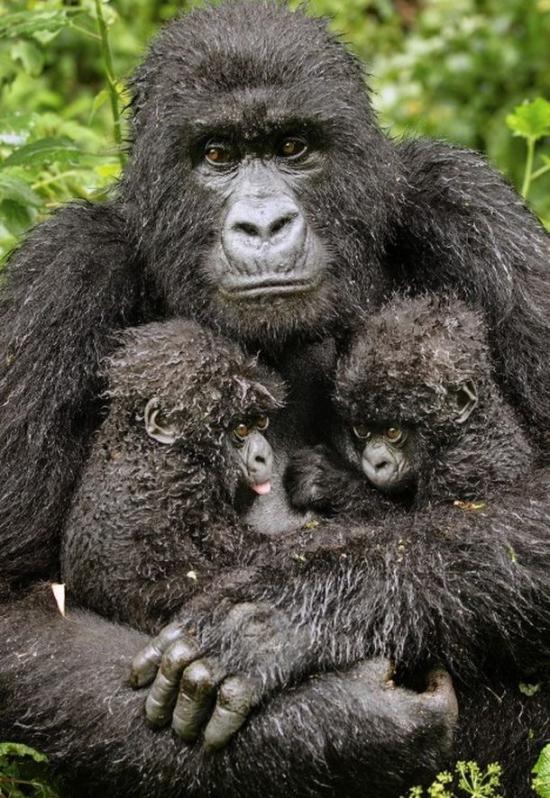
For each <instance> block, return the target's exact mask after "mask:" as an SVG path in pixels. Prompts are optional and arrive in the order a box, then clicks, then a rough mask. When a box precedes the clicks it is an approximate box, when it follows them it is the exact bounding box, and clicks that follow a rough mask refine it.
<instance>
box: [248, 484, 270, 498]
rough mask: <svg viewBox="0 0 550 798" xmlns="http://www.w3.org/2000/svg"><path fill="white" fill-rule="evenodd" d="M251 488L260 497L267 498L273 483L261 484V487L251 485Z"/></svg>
mask: <svg viewBox="0 0 550 798" xmlns="http://www.w3.org/2000/svg"><path fill="white" fill-rule="evenodd" d="M250 487H251V488H252V490H253V491H254V493H257V494H258V496H265V494H266V493H269V491H270V490H271V482H260V484H259V485H251V486H250Z"/></svg>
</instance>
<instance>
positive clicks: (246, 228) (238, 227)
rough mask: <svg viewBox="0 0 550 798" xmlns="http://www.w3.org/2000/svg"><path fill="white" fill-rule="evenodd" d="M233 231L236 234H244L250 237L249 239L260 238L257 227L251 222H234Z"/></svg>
mask: <svg viewBox="0 0 550 798" xmlns="http://www.w3.org/2000/svg"><path fill="white" fill-rule="evenodd" d="M233 230H234V231H235V232H236V233H244V234H245V235H246V236H250V238H259V236H260V231H259V229H258V227H257V226H256V225H255V224H252V223H251V222H235V224H234V225H233Z"/></svg>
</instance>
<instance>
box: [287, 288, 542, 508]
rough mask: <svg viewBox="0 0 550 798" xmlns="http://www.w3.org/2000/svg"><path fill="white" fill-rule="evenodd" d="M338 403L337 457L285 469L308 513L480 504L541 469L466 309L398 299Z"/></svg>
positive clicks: (359, 345) (446, 302)
mask: <svg viewBox="0 0 550 798" xmlns="http://www.w3.org/2000/svg"><path fill="white" fill-rule="evenodd" d="M334 400H335V404H336V407H337V409H338V419H339V421H338V425H337V426H336V429H335V433H334V444H335V449H336V451H335V452H334V454H333V453H332V451H331V450H330V449H328V448H326V447H323V446H320V447H318V448H317V449H314V450H304V451H303V452H298V454H296V455H295V456H294V458H293V462H292V463H291V465H290V466H289V468H288V470H287V474H286V480H287V484H288V488H289V495H290V496H291V497H292V499H293V501H294V503H295V504H297V505H298V506H299V507H301V508H310V509H312V508H314V509H316V510H318V511H325V512H326V511H328V512H336V513H338V514H340V513H346V512H347V513H348V514H349V515H350V516H351V517H353V516H354V515H355V516H357V515H361V517H362V518H375V517H377V516H380V513H384V512H391V511H392V510H394V511H395V510H396V509H401V510H403V509H406V510H410V509H411V507H414V508H421V507H426V506H427V505H429V504H434V503H437V502H449V501H451V502H452V501H455V502H464V501H471V502H472V501H473V502H475V501H480V500H482V501H483V500H485V499H488V498H489V497H490V496H494V495H496V494H498V491H499V490H502V489H503V487H505V486H506V485H510V484H512V483H514V482H516V481H518V480H519V479H520V478H521V477H525V476H526V475H527V474H529V472H530V471H531V470H532V468H533V466H534V458H533V453H532V449H531V446H530V444H529V442H528V441H527V438H526V436H525V434H524V432H523V430H522V429H521V427H520V425H519V423H518V420H517V419H516V417H515V415H514V413H513V411H512V409H511V408H510V407H509V406H508V405H507V404H506V403H505V402H504V401H503V399H502V396H501V394H500V391H499V389H498V386H497V385H495V383H494V381H493V379H492V375H491V360H490V354H489V351H488V347H487V343H486V329H485V324H484V321H483V318H482V316H481V314H480V313H479V312H478V311H475V310H471V309H470V308H468V307H467V306H466V305H465V304H464V303H463V302H460V301H454V302H453V301H452V300H451V299H442V298H440V297H432V296H419V297H415V298H409V297H401V296H399V295H398V296H396V297H393V298H392V299H391V300H390V301H388V302H387V303H386V305H385V306H384V307H383V308H382V309H381V310H380V311H379V312H378V313H376V314H373V315H372V316H371V317H370V318H369V319H367V320H366V321H365V324H364V325H361V327H360V328H359V330H358V332H357V334H356V335H355V336H354V339H353V342H352V345H351V348H350V351H349V352H348V353H346V355H345V356H343V357H342V358H341V359H340V361H339V363H338V367H337V373H336V379H335V385H334ZM373 488H374V489H376V491H380V492H381V494H383V495H380V494H379V493H377V492H376V491H373Z"/></svg>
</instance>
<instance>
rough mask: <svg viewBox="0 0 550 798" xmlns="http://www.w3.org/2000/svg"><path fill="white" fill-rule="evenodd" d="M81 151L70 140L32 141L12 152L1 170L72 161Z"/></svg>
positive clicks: (48, 139)
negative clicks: (11, 167)
mask: <svg viewBox="0 0 550 798" xmlns="http://www.w3.org/2000/svg"><path fill="white" fill-rule="evenodd" d="M80 153H81V150H80V149H79V148H78V147H77V146H76V144H75V143H74V142H73V141H71V140H70V139H66V138H45V139H38V140H37V141H32V142H31V143H30V144H25V145H24V146H23V147H19V149H17V150H15V151H14V152H12V154H11V155H8V157H7V158H6V159H5V160H4V161H3V162H2V163H0V169H1V168H5V167H6V166H19V165H22V166H27V165H29V164H33V163H44V162H51V161H66V160H70V159H71V158H72V157H74V156H75V155H80Z"/></svg>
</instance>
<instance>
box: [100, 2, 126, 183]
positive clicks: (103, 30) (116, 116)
mask: <svg viewBox="0 0 550 798" xmlns="http://www.w3.org/2000/svg"><path fill="white" fill-rule="evenodd" d="M95 10H96V18H97V30H98V32H99V37H100V39H101V54H102V56H103V64H104V66H105V77H106V78H107V85H108V87H109V99H110V102H111V113H112V116H113V132H114V136H115V141H116V143H117V146H118V148H119V151H118V159H119V161H120V165H121V166H122V167H123V166H124V155H123V153H122V125H121V121H120V108H119V104H118V89H117V81H116V76H115V73H114V70H113V56H112V53H111V44H110V42H109V31H108V28H107V23H106V22H105V17H104V16H103V10H102V8H101V0H95Z"/></svg>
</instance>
